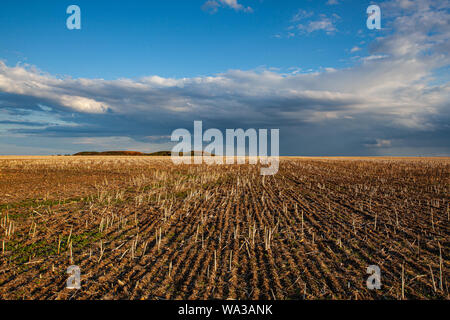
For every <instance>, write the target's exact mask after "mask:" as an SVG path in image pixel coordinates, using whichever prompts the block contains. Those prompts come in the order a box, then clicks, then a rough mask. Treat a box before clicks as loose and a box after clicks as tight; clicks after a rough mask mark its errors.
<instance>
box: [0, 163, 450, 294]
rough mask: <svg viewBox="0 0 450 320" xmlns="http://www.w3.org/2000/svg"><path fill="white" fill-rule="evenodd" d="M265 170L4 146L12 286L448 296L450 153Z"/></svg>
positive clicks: (6, 290) (1, 278)
mask: <svg viewBox="0 0 450 320" xmlns="http://www.w3.org/2000/svg"><path fill="white" fill-rule="evenodd" d="M259 173H260V165H249V164H245V165H212V166H208V165H174V164H173V163H172V162H171V160H170V157H145V156H144V157H128V156H123V157H121V156H103V157H98V156H94V157H89V156H86V157H85V156H83V157H70V156H59V157H56V156H54V157H50V156H49V157H42V156H1V157H0V249H1V251H0V298H1V299H215V298H218V299H449V297H450V295H449V284H448V275H449V274H448V270H449V267H450V259H449V248H450V237H449V234H450V232H449V231H450V230H449V229H450V228H449V226H450V225H449V222H450V221H449V218H450V212H449V179H450V158H392V157H381V158H363V157H355V158H344V157H333V158H327V157H321V158H308V157H282V158H281V161H280V167H279V171H278V173H277V174H276V175H274V176H265V177H263V176H261V175H260V174H259ZM70 265H78V266H79V267H80V269H81V289H79V290H69V289H67V288H66V280H67V278H68V274H66V270H67V268H68V267H69V266H70ZM369 265H378V266H379V267H380V269H381V283H382V287H381V289H380V290H369V289H368V288H367V286H366V280H367V278H368V277H369V275H368V274H367V273H366V268H367V267H368V266H369Z"/></svg>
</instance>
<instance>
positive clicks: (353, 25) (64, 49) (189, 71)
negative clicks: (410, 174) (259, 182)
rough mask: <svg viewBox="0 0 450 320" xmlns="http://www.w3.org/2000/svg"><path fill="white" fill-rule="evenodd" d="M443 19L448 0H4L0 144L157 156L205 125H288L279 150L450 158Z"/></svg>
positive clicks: (4, 148) (0, 148)
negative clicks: (375, 23)
mask: <svg viewBox="0 0 450 320" xmlns="http://www.w3.org/2000/svg"><path fill="white" fill-rule="evenodd" d="M372 3H376V4H379V5H380V7H381V8H382V30H368V29H367V27H366V19H367V15H366V8H367V7H368V6H369V5H370V4H372ZM71 4H76V5H78V6H79V7H80V8H81V21H82V28H81V30H68V29H67V28H66V19H67V17H68V16H69V15H68V14H66V8H67V7H68V6H69V5H71ZM449 16H450V15H449V2H448V0H437V1H431V0H430V1H428V0H421V1H414V0H389V1H379V2H373V1H360V0H314V1H313V0H297V1H270V0H238V1H236V0H209V1H206V0H198V1H196V0H190V1H186V0H184V1H182V0H179V1H175V0H173V1H171V0H168V1H140V0H138V1H132V0H128V1H100V0H89V1H61V0H59V1H56V0H55V1H21V0H15V1H9V0H3V1H2V5H1V11H0V61H1V62H0V63H1V64H0V154H18V153H19V154H56V153H72V152H76V151H81V150H107V149H131V150H140V151H156V150H161V149H167V148H169V147H170V146H171V144H170V143H169V142H168V138H167V137H168V136H170V134H171V132H172V131H173V130H174V129H176V128H179V127H186V128H191V127H192V122H193V121H194V120H203V121H204V127H205V126H206V127H208V126H209V127H217V128H220V129H225V128H238V127H242V128H244V129H245V128H249V127H254V128H280V144H281V150H280V151H281V154H284V155H450V144H449V143H448V141H449V140H448V138H449V137H450V128H449V121H448V120H449V118H450V117H449V114H450V112H449V104H450V102H449V91H450V90H449V85H448V80H449V73H448V70H449V69H448V65H449V55H448V52H449V50H448V49H449V48H448V47H449V45H448V43H449V41H448V40H449V34H450V31H449V30H450V28H449V20H450V19H449Z"/></svg>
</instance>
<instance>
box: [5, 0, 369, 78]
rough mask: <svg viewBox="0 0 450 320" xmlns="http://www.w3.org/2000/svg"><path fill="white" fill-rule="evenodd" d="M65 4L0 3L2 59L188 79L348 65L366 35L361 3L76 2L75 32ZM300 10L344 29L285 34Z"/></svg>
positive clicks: (66, 71)
mask: <svg viewBox="0 0 450 320" xmlns="http://www.w3.org/2000/svg"><path fill="white" fill-rule="evenodd" d="M72 3H74V2H73V1H60V0H59V1H17V0H14V1H2V10H1V13H0V29H1V30H3V32H2V41H1V51H0V52H1V55H2V58H3V59H6V60H7V61H8V63H9V64H15V63H17V62H23V61H28V62H29V63H32V64H33V65H37V66H39V68H41V69H42V70H45V71H46V72H49V73H52V74H60V75H70V76H73V77H88V78H103V79H116V78H121V77H142V76H148V75H149V74H157V75H159V76H162V77H193V76H204V75H213V74H215V73H219V72H224V71H226V70H228V69H243V70H249V69H255V68H258V67H271V68H281V69H288V68H292V67H301V68H304V69H317V68H320V67H324V66H333V67H344V66H346V65H348V64H349V63H351V61H349V59H348V58H349V55H348V50H349V49H351V48H352V47H353V46H354V45H355V44H358V43H359V42H360V41H363V40H364V39H367V38H368V37H372V36H373V32H371V31H370V30H368V29H366V28H365V23H366V20H365V9H366V8H367V3H366V2H364V1H346V2H344V3H343V4H342V5H325V3H326V1H307V0H297V1H282V3H280V1H275V0H273V1H270V0H265V1H246V2H245V4H246V5H251V8H252V10H253V11H252V12H243V11H236V10H234V9H232V8H230V7H224V8H219V9H218V10H217V12H216V13H215V14H210V13H208V12H205V10H202V6H203V5H204V3H205V0H199V1H195V0H190V1H186V0H171V1H141V0H137V1H100V0H94V1H92V0H88V1H77V2H76V3H77V4H78V5H79V7H80V8H81V10H82V29H81V30H79V31H71V30H68V29H67V28H65V20H66V18H67V16H68V15H67V14H66V13H65V10H66V8H67V7H68V5H70V4H72ZM242 3H244V2H242ZM300 10H303V11H307V12H314V14H315V17H311V20H314V19H316V20H319V19H320V17H319V16H318V15H319V14H324V15H326V16H328V17H331V18H332V19H333V21H334V24H335V25H336V27H339V28H341V27H342V28H343V29H342V30H341V31H340V32H334V34H333V36H331V37H330V36H329V35H327V34H326V33H325V32H316V33H314V34H303V35H302V36H296V37H295V39H292V37H291V36H289V33H292V32H295V30H290V29H289V28H290V27H292V26H293V25H295V22H294V21H293V19H294V17H295V15H296V14H298V12H299V11H300ZM332 15H339V18H333V17H332ZM359 30H361V31H362V32H363V34H362V35H358V31H359Z"/></svg>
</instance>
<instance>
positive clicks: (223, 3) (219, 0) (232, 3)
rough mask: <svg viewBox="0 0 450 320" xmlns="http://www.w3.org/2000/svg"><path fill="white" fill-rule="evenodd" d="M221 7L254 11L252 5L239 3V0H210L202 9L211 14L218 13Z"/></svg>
mask: <svg viewBox="0 0 450 320" xmlns="http://www.w3.org/2000/svg"><path fill="white" fill-rule="evenodd" d="M220 7H228V8H231V9H233V10H235V11H243V12H253V9H252V8H251V7H245V6H243V5H242V4H240V3H238V1H237V0H208V1H206V2H205V3H204V4H203V6H202V9H203V10H204V11H207V12H209V13H211V14H214V13H216V12H217V11H218V10H219V8H220Z"/></svg>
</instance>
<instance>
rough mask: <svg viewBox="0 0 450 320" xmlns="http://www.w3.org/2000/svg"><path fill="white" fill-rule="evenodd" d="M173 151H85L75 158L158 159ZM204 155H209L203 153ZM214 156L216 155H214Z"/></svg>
mask: <svg viewBox="0 0 450 320" xmlns="http://www.w3.org/2000/svg"><path fill="white" fill-rule="evenodd" d="M171 154H172V152H171V151H157V152H152V153H143V152H139V151H102V152H98V151H83V152H78V153H75V154H74V156H156V157H170V155H171ZM201 154H202V152H199V151H191V156H193V155H201ZM203 154H204V155H206V154H208V153H207V152H203ZM212 156H214V154H212Z"/></svg>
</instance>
